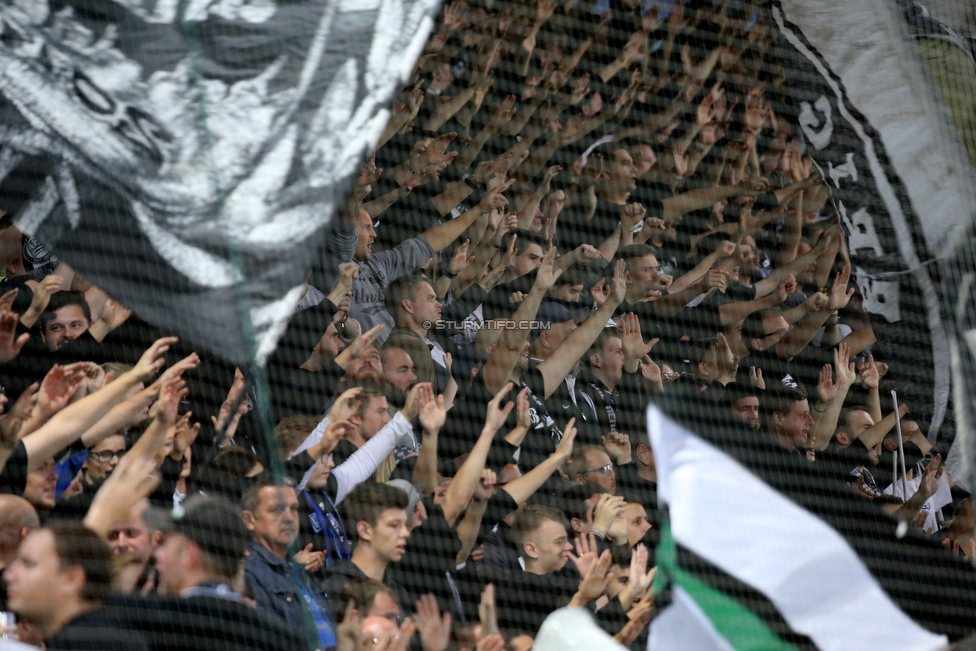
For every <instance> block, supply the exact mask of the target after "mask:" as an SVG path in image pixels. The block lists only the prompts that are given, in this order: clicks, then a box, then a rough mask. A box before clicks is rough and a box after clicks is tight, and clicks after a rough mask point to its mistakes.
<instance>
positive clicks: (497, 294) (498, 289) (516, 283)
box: [481, 241, 537, 321]
mask: <svg viewBox="0 0 976 651" xmlns="http://www.w3.org/2000/svg"><path fill="white" fill-rule="evenodd" d="M516 246H518V242H517V241H516ZM536 273H537V272H536V271H535V270H533V271H530V272H529V273H527V274H525V275H524V276H519V277H518V278H515V279H514V280H510V281H508V282H507V283H503V284H501V285H496V286H495V287H494V288H492V290H491V291H490V292H488V298H487V299H485V302H484V303H483V304H482V308H481V316H482V318H483V319H484V320H485V321H492V320H494V319H510V318H512V315H513V314H515V310H517V309H518V307H519V304H518V303H512V302H510V299H511V297H512V294H514V293H515V292H522V293H523V294H528V293H529V291H530V290H531V289H532V286H533V285H535V277H536Z"/></svg>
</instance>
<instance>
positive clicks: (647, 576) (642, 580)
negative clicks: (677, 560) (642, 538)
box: [618, 543, 655, 609]
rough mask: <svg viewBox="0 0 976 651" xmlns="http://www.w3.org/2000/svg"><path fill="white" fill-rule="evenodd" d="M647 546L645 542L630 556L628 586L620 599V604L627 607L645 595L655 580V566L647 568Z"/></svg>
mask: <svg viewBox="0 0 976 651" xmlns="http://www.w3.org/2000/svg"><path fill="white" fill-rule="evenodd" d="M647 559H648V554H647V547H645V546H644V544H643V543H641V544H639V545H637V547H635V548H634V553H633V554H632V555H631V557H630V576H629V578H628V581H627V587H626V588H624V589H623V590H621V592H620V595H619V596H618V599H620V605H621V606H623V607H624V608H625V609H630V606H631V605H632V604H633V603H634V602H635V601H637V600H638V599H640V598H641V597H643V596H644V594H645V593H646V592H647V590H648V589H649V588H650V587H651V584H652V583H653V582H654V574H655V568H653V567H652V568H651V570H650V571H648V570H647Z"/></svg>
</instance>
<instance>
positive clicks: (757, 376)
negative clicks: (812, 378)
mask: <svg viewBox="0 0 976 651" xmlns="http://www.w3.org/2000/svg"><path fill="white" fill-rule="evenodd" d="M827 366H830V364H827ZM827 373H828V374H831V375H832V374H833V371H832V370H829V369H828V371H827ZM821 377H822V376H821ZM749 384H751V385H752V386H754V387H756V388H757V389H761V390H763V391H765V390H766V381H765V380H763V374H762V369H761V368H757V367H755V366H750V367H749Z"/></svg>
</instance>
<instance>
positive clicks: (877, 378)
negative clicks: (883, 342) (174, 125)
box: [861, 355, 881, 389]
mask: <svg viewBox="0 0 976 651" xmlns="http://www.w3.org/2000/svg"><path fill="white" fill-rule="evenodd" d="M880 383H881V374H880V373H879V372H878V365H877V364H875V363H874V355H868V360H867V362H865V363H864V365H863V366H861V384H863V385H864V387H865V388H866V389H877V388H878V385H879V384H880Z"/></svg>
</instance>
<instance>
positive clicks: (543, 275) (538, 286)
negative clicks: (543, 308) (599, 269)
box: [481, 248, 562, 393]
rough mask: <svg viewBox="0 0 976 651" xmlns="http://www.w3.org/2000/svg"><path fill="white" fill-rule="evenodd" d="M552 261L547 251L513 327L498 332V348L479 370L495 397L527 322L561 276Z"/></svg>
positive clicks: (507, 375)
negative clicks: (500, 332) (499, 334)
mask: <svg viewBox="0 0 976 651" xmlns="http://www.w3.org/2000/svg"><path fill="white" fill-rule="evenodd" d="M555 259H556V249H555V248H552V249H549V251H548V252H547V253H546V255H545V257H543V258H542V265H541V266H540V267H539V270H538V271H537V272H536V276H535V283H534V284H533V285H532V289H530V290H529V293H528V295H527V296H526V297H525V299H524V300H523V301H522V303H521V304H520V305H519V307H518V309H517V310H515V314H514V315H513V316H512V318H511V321H512V322H514V325H515V326H516V327H514V328H512V329H509V328H506V329H505V330H503V331H502V334H501V337H500V338H499V339H498V345H497V346H495V350H494V352H493V353H492V355H491V358H490V359H489V360H488V362H487V363H486V364H485V367H484V368H483V369H482V371H481V373H482V377H483V378H484V382H485V387H487V389H488V390H489V391H494V392H496V393H497V392H498V391H500V390H501V388H502V387H503V386H505V383H506V382H508V380H509V378H510V377H511V375H512V369H514V368H515V362H516V361H517V360H518V356H519V355H520V354H521V352H522V346H523V345H524V344H525V342H526V340H527V339H528V338H529V327H528V324H529V321H531V320H532V319H534V318H535V315H536V312H538V311H539V305H541V304H542V299H543V298H545V296H546V293H547V292H548V291H549V290H550V289H551V288H552V286H553V285H554V284H555V283H556V279H557V278H559V276H560V275H562V271H560V270H559V269H554V268H553V263H554V261H555ZM520 326H524V327H520Z"/></svg>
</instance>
